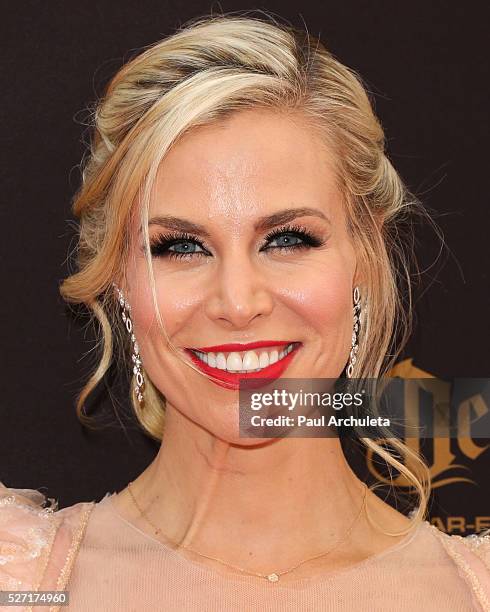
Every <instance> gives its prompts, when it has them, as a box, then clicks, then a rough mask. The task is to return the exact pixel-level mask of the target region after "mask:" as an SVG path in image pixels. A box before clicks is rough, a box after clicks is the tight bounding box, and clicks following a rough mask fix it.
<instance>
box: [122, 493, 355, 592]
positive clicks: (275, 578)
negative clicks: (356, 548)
mask: <svg viewBox="0 0 490 612" xmlns="http://www.w3.org/2000/svg"><path fill="white" fill-rule="evenodd" d="M132 484H133V483H132V482H130V483H129V484H128V491H129V494H130V495H131V498H132V500H133V502H134V505H135V506H136V508H137V509H138V511H139V513H140V515H141V516H142V517H143V518H144V519H145V520H146V521H147V523H148V524H149V525H150V527H152V529H154V530H155V535H159V534H160V533H161V532H162V530H161V529H160V527H157V526H156V525H155V524H154V523H153V522H152V521H151V520H150V519H149V518H148V516H146V511H143V510H142V509H141V508H140V506H139V504H138V502H137V501H136V498H135V496H134V495H133V491H132V490H131V485H132ZM363 487H364V495H363V497H362V505H361V509H360V510H359V513H358V514H357V516H356V518H355V519H354V521H353V523H352V524H351V526H350V527H349V529H348V530H347V533H346V534H345V536H344V537H343V538H342V539H341V540H339V541H338V542H336V544H334V546H332V547H331V548H330V549H329V550H327V551H326V552H323V553H320V554H319V555H315V556H313V557H309V558H308V559H305V560H304V561H301V562H300V563H298V564H297V565H294V566H293V567H290V568H289V569H287V570H284V571H282V572H273V573H271V574H261V573H259V572H252V571H250V570H246V569H244V568H243V567H239V566H238V565H233V564H231V563H227V562H226V561H223V559H219V558H218V557H211V556H210V555H205V554H203V553H200V552H199V551H197V550H194V549H193V548H190V547H189V546H180V545H177V544H176V543H175V542H172V541H171V540H168V541H169V542H171V543H172V544H173V545H174V546H180V548H185V549H187V550H190V551H191V552H193V553H196V554H197V555H199V556H200V557H205V558H206V559H211V560H212V561H217V562H218V563H221V564H222V565H226V566H227V567H232V568H233V569H236V570H239V571H240V572H242V573H244V574H249V575H250V576H258V577H259V578H265V579H266V580H268V581H269V582H277V581H278V580H279V578H280V577H281V576H283V575H284V574H289V573H290V572H292V571H293V570H295V569H297V568H298V567H299V566H300V565H303V564H304V563H306V562H308V561H313V560H314V559H318V558H319V557H325V556H326V555H329V554H330V553H331V552H333V551H334V550H335V549H336V548H338V547H339V546H340V545H341V544H343V543H344V542H345V541H346V540H347V538H348V537H349V536H350V534H351V532H352V530H353V529H354V526H355V525H356V524H357V521H358V520H359V519H360V517H361V514H362V512H363V510H364V508H365V506H366V494H367V486H366V485H365V484H364V483H363ZM166 539H167V538H166Z"/></svg>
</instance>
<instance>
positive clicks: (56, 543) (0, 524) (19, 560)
mask: <svg viewBox="0 0 490 612" xmlns="http://www.w3.org/2000/svg"><path fill="white" fill-rule="evenodd" d="M93 506H94V502H87V503H85V502H81V503H78V504H75V505H73V506H70V507H68V508H64V509H62V510H58V502H57V501H56V500H54V499H52V498H46V496H45V495H44V494H43V493H41V492H40V491H38V490H36V489H15V488H10V487H7V486H5V485H4V484H2V483H1V482H0V590H10V591H16V590H39V589H40V588H42V589H45V590H51V589H53V590H55V589H59V588H60V587H61V588H62V587H63V586H64V584H66V581H67V579H68V576H69V572H70V569H71V565H72V563H73V559H74V556H75V553H76V550H77V547H78V545H79V543H80V541H81V539H82V537H83V532H84V529H85V526H86V523H87V521H88V518H89V515H90V512H91V510H92V508H93Z"/></svg>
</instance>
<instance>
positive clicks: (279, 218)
mask: <svg viewBox="0 0 490 612" xmlns="http://www.w3.org/2000/svg"><path fill="white" fill-rule="evenodd" d="M297 217H318V218H319V219H323V220H324V221H327V223H329V224H330V219H329V217H328V216H327V215H325V214H324V213H323V212H322V211H321V210H318V209H316V208H309V207H307V206H303V207H301V208H286V209H284V210H280V211H278V212H276V213H273V214H272V215H266V216H264V217H260V218H259V219H258V220H257V221H256V222H255V225H254V229H255V231H266V230H268V229H271V228H272V227H275V226H276V225H281V224H283V223H289V222H290V221H293V220H294V219H296V218H297ZM151 225H161V226H164V227H167V228H169V229H172V230H175V231H180V232H187V233H196V234H200V235H201V236H205V237H206V238H209V232H208V231H207V230H206V229H205V227H204V226H202V225H199V223H194V222H192V221H188V220H187V219H182V218H180V217H174V216H172V215H158V216H156V217H152V218H151V219H150V221H149V222H148V226H151Z"/></svg>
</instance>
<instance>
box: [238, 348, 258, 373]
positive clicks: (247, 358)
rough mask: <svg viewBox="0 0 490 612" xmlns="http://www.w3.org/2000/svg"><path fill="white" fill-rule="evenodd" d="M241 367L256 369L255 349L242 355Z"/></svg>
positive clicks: (256, 357)
mask: <svg viewBox="0 0 490 612" xmlns="http://www.w3.org/2000/svg"><path fill="white" fill-rule="evenodd" d="M242 367H243V369H244V370H257V369H258V368H259V367H260V366H259V358H258V356H257V353H256V352H255V351H247V352H246V353H245V355H244V356H243V366H242Z"/></svg>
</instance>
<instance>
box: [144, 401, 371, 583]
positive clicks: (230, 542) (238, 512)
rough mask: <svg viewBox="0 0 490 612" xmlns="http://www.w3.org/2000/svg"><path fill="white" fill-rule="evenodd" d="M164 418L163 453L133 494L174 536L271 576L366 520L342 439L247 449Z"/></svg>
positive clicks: (176, 416)
mask: <svg viewBox="0 0 490 612" xmlns="http://www.w3.org/2000/svg"><path fill="white" fill-rule="evenodd" d="M167 415H168V419H167V422H166V429H165V434H164V438H163V440H162V445H161V448H160V451H159V453H158V455H157V457H156V458H155V460H154V461H153V463H152V464H151V465H150V466H149V467H148V468H147V469H146V470H145V472H143V474H142V475H141V476H140V477H139V478H138V479H137V480H136V481H135V483H134V485H133V487H132V489H133V491H134V493H135V495H136V496H137V500H138V504H139V506H140V507H141V508H143V509H144V510H145V512H146V514H147V516H148V518H149V519H150V520H151V522H152V523H153V524H155V525H157V526H159V527H160V528H161V529H162V532H163V533H164V534H165V536H166V537H167V538H168V539H169V540H171V541H173V542H178V543H179V544H181V545H182V546H184V547H187V548H190V549H191V550H194V551H198V552H201V553H203V554H206V555H212V556H217V557H219V558H221V559H223V560H227V561H228V562H229V563H231V564H236V565H240V564H242V565H241V566H242V567H247V568H251V569H252V570H253V571H259V572H260V571H262V570H264V571H265V572H267V571H269V570H270V568H273V569H277V570H281V569H285V568H286V566H288V564H289V565H292V564H294V563H297V562H299V561H301V560H302V559H304V558H306V557H308V556H314V555H316V554H319V553H321V552H322V551H325V550H327V549H329V548H330V547H332V546H333V545H335V544H336V542H338V541H339V540H340V539H342V538H343V537H344V536H345V534H346V532H348V531H349V530H350V529H351V526H352V525H353V524H354V521H355V520H356V517H358V516H359V511H360V509H361V507H362V503H363V497H364V486H363V484H362V483H361V482H360V481H359V479H358V478H357V476H356V475H355V474H354V473H353V472H352V470H351V468H350V467H349V465H348V463H347V461H346V460H345V457H344V454H343V451H342V447H341V445H340V441H339V440H338V439H336V438H308V439H301V438H283V439H276V440H274V441H272V442H269V441H267V442H266V443H264V444H262V445H259V446H253V447H243V446H238V445H235V444H230V443H228V442H224V441H222V440H220V439H218V438H216V437H214V436H212V435H210V434H209V432H207V431H205V430H204V429H202V428H200V427H198V426H196V425H195V424H194V423H192V422H191V421H189V420H187V419H186V418H184V417H182V415H180V413H178V412H177V411H175V410H172V411H169V412H168V413H167ZM367 501H368V500H366V502H367ZM364 521H365V517H363V516H362V515H361V516H359V519H358V520H357V523H359V524H361V531H362V526H363V525H365V522H364ZM357 526H358V525H355V526H354V530H353V531H352V535H353V534H354V533H355V532H356V528H357ZM358 533H359V532H358Z"/></svg>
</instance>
